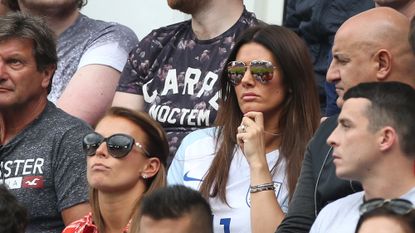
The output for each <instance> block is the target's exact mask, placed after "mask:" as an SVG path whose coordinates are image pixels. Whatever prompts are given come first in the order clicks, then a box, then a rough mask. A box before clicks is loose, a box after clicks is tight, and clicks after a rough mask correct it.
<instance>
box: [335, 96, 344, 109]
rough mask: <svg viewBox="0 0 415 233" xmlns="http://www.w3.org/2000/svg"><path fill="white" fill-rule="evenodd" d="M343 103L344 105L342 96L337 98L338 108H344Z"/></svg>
mask: <svg viewBox="0 0 415 233" xmlns="http://www.w3.org/2000/svg"><path fill="white" fill-rule="evenodd" d="M343 103H344V100H343V97H340V96H339V97H337V100H336V104H337V107H339V108H342V107H343Z"/></svg>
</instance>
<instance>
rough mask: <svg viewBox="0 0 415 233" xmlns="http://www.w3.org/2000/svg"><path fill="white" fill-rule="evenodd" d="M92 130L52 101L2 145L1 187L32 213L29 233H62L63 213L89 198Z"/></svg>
mask: <svg viewBox="0 0 415 233" xmlns="http://www.w3.org/2000/svg"><path fill="white" fill-rule="evenodd" d="M91 131H92V130H91V128H90V127H89V126H88V125H87V124H86V123H84V122H82V121H81V120H79V119H77V118H75V117H72V116H70V115H69V114H67V113H65V112H63V111H62V110H60V109H58V108H56V106H55V105H54V104H53V103H51V102H49V103H48V105H47V107H46V108H45V110H44V111H43V113H42V114H41V115H40V116H39V117H38V118H36V119H35V120H34V121H33V122H32V123H31V124H30V125H29V126H27V127H26V128H25V129H24V130H23V131H22V132H21V133H19V134H18V135H17V136H16V137H15V138H13V139H12V140H11V141H10V142H9V143H7V144H5V145H0V183H6V184H7V185H8V187H9V189H10V191H11V192H12V193H13V194H14V195H15V196H16V197H17V199H18V201H19V202H21V203H22V204H23V205H24V206H25V207H26V208H27V210H28V214H29V226H28V228H27V230H26V232H33V233H35V232H36V233H39V232H56V233H57V232H61V231H62V230H63V228H64V223H63V221H62V217H61V213H60V212H61V211H62V210H63V209H65V208H68V207H71V206H74V205H76V204H79V203H83V202H85V201H87V200H88V183H87V180H86V159H85V155H84V152H83V151H82V137H83V136H84V135H85V134H86V133H88V132H91Z"/></svg>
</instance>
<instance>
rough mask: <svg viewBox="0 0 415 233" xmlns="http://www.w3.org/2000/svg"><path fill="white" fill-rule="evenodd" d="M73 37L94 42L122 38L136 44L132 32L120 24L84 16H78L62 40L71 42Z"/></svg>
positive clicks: (135, 38) (134, 35)
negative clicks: (102, 39) (100, 39)
mask: <svg viewBox="0 0 415 233" xmlns="http://www.w3.org/2000/svg"><path fill="white" fill-rule="evenodd" d="M74 37H76V38H80V37H85V38H90V40H91V41H94V40H96V39H98V38H108V39H110V40H113V39H111V38H120V40H121V38H123V39H124V40H126V41H130V40H134V41H135V42H138V39H137V36H136V34H135V33H134V31H133V30H132V29H131V28H129V27H127V26H125V25H122V24H119V23H116V22H107V21H102V20H97V19H92V18H89V17H87V16H86V15H82V14H81V15H80V19H79V20H78V21H77V22H76V23H75V24H74V25H73V26H72V27H71V28H69V29H68V30H67V31H66V32H65V33H64V34H63V36H62V38H63V39H62V40H71V38H72V39H73V38H74Z"/></svg>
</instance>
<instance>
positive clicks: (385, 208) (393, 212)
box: [355, 199, 415, 233]
mask: <svg viewBox="0 0 415 233" xmlns="http://www.w3.org/2000/svg"><path fill="white" fill-rule="evenodd" d="M360 212H361V216H360V219H359V222H358V223H357V226H356V231H355V232H356V233H415V209H414V206H413V205H412V203H411V202H410V201H408V200H405V199H392V200H384V199H372V200H369V201H367V202H365V203H363V204H362V205H361V206H360Z"/></svg>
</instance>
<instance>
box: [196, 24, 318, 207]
mask: <svg viewBox="0 0 415 233" xmlns="http://www.w3.org/2000/svg"><path fill="white" fill-rule="evenodd" d="M250 42H255V43H258V44H261V45H262V46H264V47H265V48H267V49H268V50H269V51H270V52H271V53H272V54H273V55H274V58H275V60H276V61H277V67H279V69H280V74H281V76H282V81H283V84H284V86H285V88H286V90H287V91H286V93H287V96H286V97H285V100H284V102H283V103H282V107H281V117H280V120H279V122H278V127H279V130H280V132H281V133H282V134H283V136H282V138H281V146H280V148H279V151H280V157H279V158H280V159H278V161H277V162H276V164H275V165H274V166H273V168H272V173H274V172H276V171H275V168H276V167H277V166H278V164H279V163H280V162H281V160H284V161H285V163H286V174H287V177H288V191H289V197H290V198H291V197H292V195H293V192H294V189H295V185H296V183H297V178H298V176H299V174H300V170H301V162H302V160H303V158H304V151H305V148H306V145H307V142H308V141H309V139H310V138H311V137H312V135H313V134H314V132H315V130H316V129H317V127H318V125H319V119H320V109H319V102H318V95H317V89H316V85H315V81H314V73H313V67H312V64H311V59H310V55H309V52H308V49H307V47H306V46H305V44H304V42H303V41H302V40H301V39H300V38H299V37H298V36H297V35H296V34H295V33H293V32H292V31H290V30H289V29H287V28H284V27H281V26H277V25H261V26H256V27H252V28H249V29H248V30H246V31H245V32H244V33H243V34H242V35H241V36H240V37H239V38H238V41H237V42H236V44H235V46H234V48H233V50H232V51H231V53H230V56H229V58H228V61H227V62H230V61H234V60H235V58H236V54H237V53H238V51H239V49H240V48H241V46H243V45H244V44H247V43H250ZM220 85H221V96H222V99H221V102H220V107H219V111H218V115H217V118H216V122H215V124H216V125H217V126H218V128H217V131H216V133H215V135H216V136H217V137H216V148H217V149H216V151H217V153H216V156H215V158H214V159H213V162H212V165H211V166H210V168H209V170H208V172H207V174H206V176H205V177H204V180H203V183H202V185H201V187H200V191H201V192H202V194H203V195H204V196H205V197H216V196H219V198H220V200H221V201H223V202H225V203H226V184H227V181H228V177H229V168H230V165H231V161H232V159H233V156H234V153H235V146H236V143H237V142H236V136H235V135H236V133H237V127H238V126H239V125H240V123H241V120H242V117H243V113H242V112H241V110H240V108H239V105H238V101H237V98H236V94H235V89H234V86H232V84H231V83H230V82H229V81H228V78H227V72H226V69H224V71H223V72H222V75H221V81H220Z"/></svg>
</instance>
